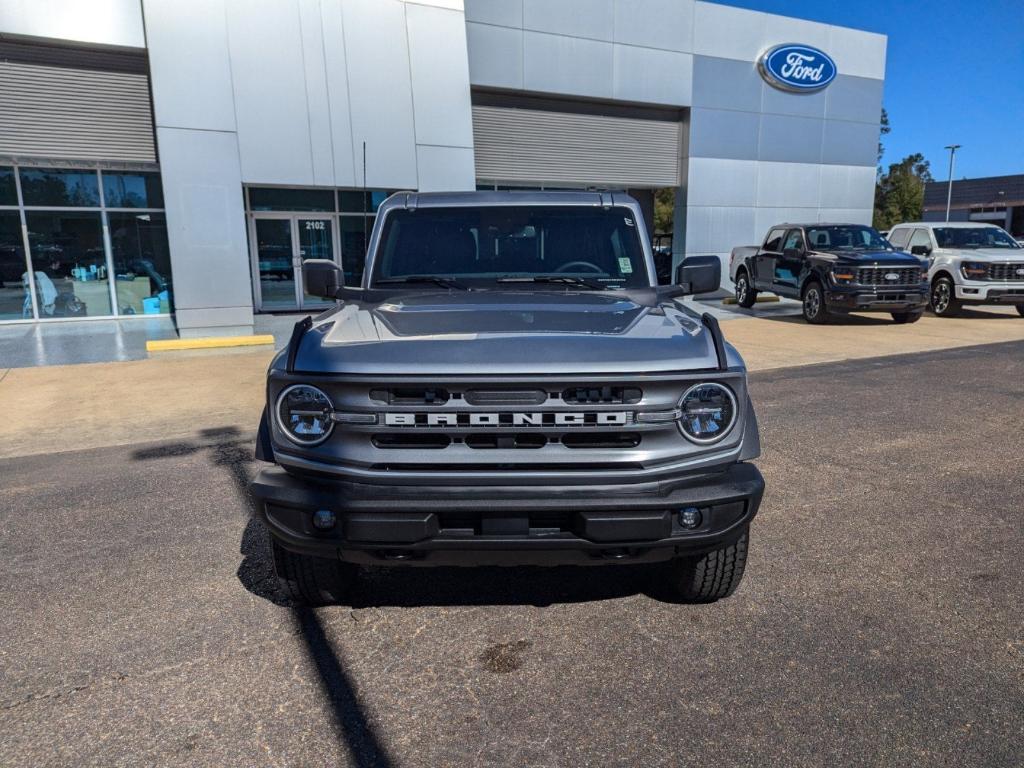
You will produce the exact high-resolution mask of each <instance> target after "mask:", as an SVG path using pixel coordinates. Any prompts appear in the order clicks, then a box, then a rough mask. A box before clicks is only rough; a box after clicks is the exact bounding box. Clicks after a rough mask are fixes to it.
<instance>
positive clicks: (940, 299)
mask: <svg viewBox="0 0 1024 768" xmlns="http://www.w3.org/2000/svg"><path fill="white" fill-rule="evenodd" d="M931 298H932V312H934V313H935V316H936V317H956V316H957V315H959V314H960V307H961V304H960V301H959V299H957V297H956V288H955V287H954V286H953V281H952V280H950V279H949V278H948V277H939V278H936V280H935V282H934V283H932V297H931Z"/></svg>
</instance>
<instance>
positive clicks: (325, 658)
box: [132, 427, 392, 768]
mask: <svg viewBox="0 0 1024 768" xmlns="http://www.w3.org/2000/svg"><path fill="white" fill-rule="evenodd" d="M240 435H241V431H240V430H239V429H238V428H237V427H226V428H222V429H205V430H201V431H200V432H199V438H200V439H199V440H197V441H191V442H179V443H169V444H166V445H160V446H156V447H151V448H144V449H140V450H138V451H136V452H134V453H133V454H132V458H133V459H134V460H135V461H151V460H155V459H161V458H166V457H174V456H186V455H190V454H196V453H200V452H206V453H208V454H209V455H210V457H211V459H212V462H213V464H214V465H215V466H219V467H223V468H224V469H225V470H226V471H227V473H228V475H229V477H230V478H231V481H232V483H233V485H234V486H235V490H236V491H237V492H238V493H239V494H240V495H241V498H242V499H244V500H245V505H246V513H247V515H248V513H249V512H250V511H251V506H252V504H251V501H250V499H249V492H248V484H249V479H250V474H251V469H252V468H251V466H250V465H252V464H254V463H255V461H256V460H255V458H254V457H253V441H252V440H251V439H248V438H241V437H240ZM241 553H242V555H243V559H242V563H241V564H240V565H239V567H238V571H237V576H238V580H239V581H240V582H241V583H242V584H243V585H244V586H245V588H246V589H247V590H249V591H250V592H252V593H253V594H255V595H257V596H259V597H261V598H263V599H265V600H269V601H270V602H272V603H274V604H275V605H279V606H282V607H288V608H290V609H291V612H292V616H293V619H294V621H295V627H296V630H297V633H298V635H299V636H300V637H301V638H302V641H303V643H304V645H305V650H306V653H307V655H308V656H309V660H310V661H311V662H312V664H313V666H314V667H315V669H316V671H317V674H318V677H319V683H320V688H321V690H322V691H323V694H324V696H325V697H326V698H327V700H328V702H330V705H331V712H332V714H333V717H334V722H335V725H336V727H337V729H338V732H339V735H340V736H341V737H342V738H343V740H344V745H345V746H346V747H347V749H348V751H349V754H350V755H351V757H352V761H353V763H354V764H355V765H356V766H359V767H360V768H389V766H391V765H392V762H391V760H390V758H389V757H388V755H387V752H386V751H385V749H384V747H383V746H382V744H381V743H380V740H379V739H378V737H377V734H376V732H375V731H374V729H373V726H372V725H371V724H370V722H369V720H368V719H367V717H366V714H365V713H364V711H363V707H362V705H361V704H360V701H359V698H358V696H357V695H356V692H355V688H354V687H353V685H352V682H351V680H349V677H348V675H347V674H346V673H345V670H344V667H343V666H342V663H341V660H340V659H339V657H338V653H337V652H336V651H335V649H334V646H333V645H332V644H331V641H330V640H329V639H328V637H327V635H326V633H325V632H324V628H323V625H322V624H321V623H320V619H319V617H318V616H317V614H316V613H315V612H314V611H313V610H312V609H309V608H303V607H299V606H292V605H291V604H290V603H289V602H288V600H286V599H285V597H284V595H283V594H282V593H281V591H280V589H279V588H278V585H277V577H276V576H275V574H274V569H273V565H272V562H273V561H272V559H271V553H270V543H269V540H268V538H267V532H266V529H265V528H264V527H263V526H262V525H261V524H260V523H259V522H257V521H255V520H253V519H252V518H251V517H250V518H249V520H248V523H247V525H246V527H245V531H244V532H243V533H242V543H241Z"/></svg>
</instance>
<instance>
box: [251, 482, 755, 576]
mask: <svg viewBox="0 0 1024 768" xmlns="http://www.w3.org/2000/svg"><path fill="white" fill-rule="evenodd" d="M249 491H250V493H251V495H252V497H253V501H254V505H253V515H254V516H255V517H256V518H258V519H260V520H261V521H262V522H263V523H264V524H265V525H266V526H267V527H268V529H269V530H270V532H271V534H272V535H273V536H275V537H276V538H277V540H278V541H279V542H280V543H281V544H282V545H283V546H284V547H286V548H288V549H291V550H293V551H296V552H301V553H304V554H310V555H316V556H319V557H331V558H333V557H338V558H340V559H341V560H345V561H347V562H353V563H360V564H364V565H562V564H572V565H596V564H601V563H614V562H620V563H621V562H653V561H658V560H667V559H670V558H672V557H675V556H677V555H679V554H683V553H693V552H700V551H702V550H706V549H709V548H713V547H714V546H716V545H717V544H719V543H720V542H722V541H725V540H728V539H729V538H730V537H731V536H733V535H735V534H736V532H737V531H739V530H740V529H741V528H743V527H744V526H745V525H747V524H748V523H749V522H750V520H751V519H752V518H753V517H754V515H755V514H757V509H758V506H759V505H760V503H761V496H762V494H763V492H764V479H763V478H762V477H761V473H760V472H759V471H758V470H757V467H755V466H754V465H752V464H747V463H738V464H734V465H732V466H730V467H729V468H728V469H727V470H725V471H723V472H715V473H705V474H698V475H689V476H681V477H679V478H676V479H675V480H673V481H671V482H656V483H643V484H636V485H634V486H623V485H617V486H600V485H596V484H595V485H594V486H590V487H588V488H581V487H580V486H559V487H550V486H545V487H543V488H531V487H518V486H517V487H491V486H481V487H473V486H471V485H467V486H465V487H458V488H454V487H453V488H440V487H437V486H430V487H421V488H420V487H409V486H401V487H398V486H370V485H365V484H359V483H347V482H336V481H321V480H313V479H309V478H304V477H296V476H294V475H291V474H288V473H287V472H285V471H284V470H283V469H281V468H280V467H276V466H275V467H273V468H269V469H264V470H262V471H261V472H259V473H258V474H257V475H256V477H255V479H254V480H253V481H252V482H251V483H250V485H249ZM687 507H696V508H697V509H698V510H700V513H701V522H700V524H699V525H698V526H697V527H695V528H693V529H686V528H684V527H683V526H682V525H681V524H680V521H679V511H680V510H681V509H684V508H687ZM317 510H330V511H332V512H334V514H335V515H336V517H337V524H336V525H335V527H334V528H333V529H332V530H329V531H321V530H318V529H316V528H314V527H313V523H312V515H313V513H314V512H315V511H317Z"/></svg>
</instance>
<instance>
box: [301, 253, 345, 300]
mask: <svg viewBox="0 0 1024 768" xmlns="http://www.w3.org/2000/svg"><path fill="white" fill-rule="evenodd" d="M302 281H303V283H304V284H305V286H304V287H305V289H306V293H308V294H310V295H311V296H317V297H319V298H321V299H336V298H338V292H339V291H340V290H341V288H342V286H343V285H344V283H345V276H344V275H343V274H342V272H341V267H339V266H338V265H337V264H335V263H334V262H333V261H331V260H330V259H307V260H306V261H304V262H303V263H302Z"/></svg>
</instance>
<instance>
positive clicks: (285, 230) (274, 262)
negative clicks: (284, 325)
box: [249, 213, 338, 312]
mask: <svg viewBox="0 0 1024 768" xmlns="http://www.w3.org/2000/svg"><path fill="white" fill-rule="evenodd" d="M334 227H335V222H334V217H331V216H310V215H297V214H279V213H268V214H255V215H254V216H253V218H252V221H251V225H250V229H249V237H250V243H251V249H252V257H253V277H254V283H255V285H254V288H255V290H254V294H255V298H256V304H257V308H258V309H260V310H263V311H270V312H273V311H289V310H301V309H309V308H314V307H322V306H325V305H326V303H327V302H324V300H323V299H320V298H317V297H316V296H310V295H308V294H307V293H306V291H305V288H304V287H303V284H302V262H304V261H305V260H306V259H330V260H331V261H334V262H335V263H337V262H338V255H337V250H336V248H335V242H336V237H335V232H334Z"/></svg>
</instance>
